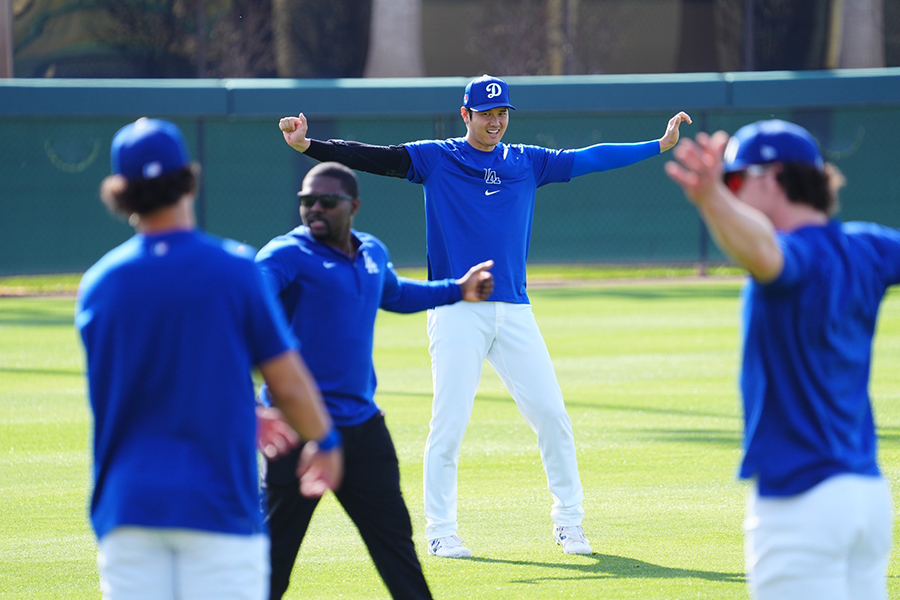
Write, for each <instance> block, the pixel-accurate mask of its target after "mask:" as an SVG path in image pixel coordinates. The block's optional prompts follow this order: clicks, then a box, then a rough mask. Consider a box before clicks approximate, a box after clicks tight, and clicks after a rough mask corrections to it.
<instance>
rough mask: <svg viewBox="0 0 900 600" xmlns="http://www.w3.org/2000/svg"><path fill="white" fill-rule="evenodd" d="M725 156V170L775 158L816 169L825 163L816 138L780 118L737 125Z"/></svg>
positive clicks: (772, 161) (762, 163) (764, 162)
mask: <svg viewBox="0 0 900 600" xmlns="http://www.w3.org/2000/svg"><path fill="white" fill-rule="evenodd" d="M724 160H725V165H724V168H725V172H726V173H731V172H733V171H741V170H743V169H746V168H747V166H748V165H765V164H769V163H774V162H784V163H802V164H807V165H812V166H814V167H816V168H817V169H822V168H823V167H824V164H825V162H824V160H823V159H822V152H821V151H820V150H819V143H818V142H817V141H816V138H814V137H813V136H812V134H810V133H809V132H808V131H807V130H806V129H804V128H803V127H800V126H799V125H796V124H794V123H789V122H787V121H782V120H780V119H771V120H769V121H757V122H756V123H751V124H750V125H745V126H743V127H741V128H740V129H738V130H737V132H736V133H735V134H734V135H733V136H731V139H730V140H728V145H727V146H725V158H724Z"/></svg>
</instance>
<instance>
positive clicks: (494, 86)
mask: <svg viewBox="0 0 900 600" xmlns="http://www.w3.org/2000/svg"><path fill="white" fill-rule="evenodd" d="M484 89H486V90H487V93H488V95H487V97H488V98H495V97H497V96H499V95H500V94H501V93H502V91H503V90H502V89H500V84H499V83H489V84H487V87H485V88H484Z"/></svg>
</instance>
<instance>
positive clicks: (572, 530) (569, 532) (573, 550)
mask: <svg viewBox="0 0 900 600" xmlns="http://www.w3.org/2000/svg"><path fill="white" fill-rule="evenodd" d="M553 539H554V540H556V543H557V544H559V545H560V546H562V548H563V552H565V553H566V554H592V553H593V552H594V551H593V550H592V549H591V543H590V542H589V541H587V538H586V537H584V529H582V528H581V526H580V525H574V526H572V527H560V526H558V525H555V526H554V527H553Z"/></svg>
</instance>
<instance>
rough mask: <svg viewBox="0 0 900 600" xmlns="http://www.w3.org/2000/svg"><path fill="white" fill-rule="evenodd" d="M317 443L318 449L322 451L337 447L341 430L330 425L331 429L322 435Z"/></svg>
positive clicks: (339, 443) (339, 442)
mask: <svg viewBox="0 0 900 600" xmlns="http://www.w3.org/2000/svg"><path fill="white" fill-rule="evenodd" d="M317 443H318V444H319V450H321V451H322V452H330V451H331V450H334V449H335V448H339V447H340V445H341V432H339V431H338V430H337V427H332V428H331V431H329V432H328V435H326V436H325V437H323V438H322V439H321V440H319V441H318V442H317Z"/></svg>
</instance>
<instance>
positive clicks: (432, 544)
mask: <svg viewBox="0 0 900 600" xmlns="http://www.w3.org/2000/svg"><path fill="white" fill-rule="evenodd" d="M463 543H464V542H463V541H462V540H461V539H460V538H459V536H456V535H448V536H446V537H442V538H437V539H436V540H428V554H431V555H432V556H440V557H442V558H469V557H471V556H472V551H471V550H469V549H468V548H466V547H465V546H463Z"/></svg>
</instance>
